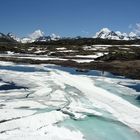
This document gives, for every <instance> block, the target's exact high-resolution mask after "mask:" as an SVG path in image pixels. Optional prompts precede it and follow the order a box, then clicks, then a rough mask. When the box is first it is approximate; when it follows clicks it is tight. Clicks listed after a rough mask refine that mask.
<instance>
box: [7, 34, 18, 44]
mask: <svg viewBox="0 0 140 140" xmlns="http://www.w3.org/2000/svg"><path fill="white" fill-rule="evenodd" d="M7 36H8V37H10V38H12V39H14V40H16V41H17V42H20V41H21V40H20V38H18V37H16V36H15V35H13V34H12V33H8V34H7Z"/></svg>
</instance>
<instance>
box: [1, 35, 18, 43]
mask: <svg viewBox="0 0 140 140" xmlns="http://www.w3.org/2000/svg"><path fill="white" fill-rule="evenodd" d="M0 41H1V42H16V40H15V39H14V38H13V37H12V36H11V34H10V33H8V34H7V35H5V34H3V33H0Z"/></svg>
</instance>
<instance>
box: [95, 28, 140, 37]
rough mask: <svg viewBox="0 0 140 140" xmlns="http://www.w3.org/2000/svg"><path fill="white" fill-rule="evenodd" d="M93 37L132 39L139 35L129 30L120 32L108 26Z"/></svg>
mask: <svg viewBox="0 0 140 140" xmlns="http://www.w3.org/2000/svg"><path fill="white" fill-rule="evenodd" d="M93 38H102V39H112V40H134V39H138V38H139V37H138V36H137V35H136V34H135V33H134V32H130V33H129V34H127V33H121V32H120V31H116V32H114V31H111V30H109V29H108V28H103V29H101V30H100V31H99V32H97V33H96V35H95V36H94V37H93Z"/></svg>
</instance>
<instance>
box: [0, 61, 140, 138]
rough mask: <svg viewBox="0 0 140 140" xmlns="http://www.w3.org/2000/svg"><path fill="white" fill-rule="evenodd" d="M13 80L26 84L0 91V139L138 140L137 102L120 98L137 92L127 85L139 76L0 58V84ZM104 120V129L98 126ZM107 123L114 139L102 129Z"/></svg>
mask: <svg viewBox="0 0 140 140" xmlns="http://www.w3.org/2000/svg"><path fill="white" fill-rule="evenodd" d="M13 68H14V69H13ZM19 68H20V71H19ZM25 68H26V71H25ZM31 69H32V71H31ZM28 70H29V71H28ZM11 83H14V84H16V85H17V86H23V87H26V88H23V89H12V88H11V89H10V87H9V89H7V90H2V89H1V90H0V140H11V139H12V140H30V139H31V140H32V139H35V140H46V139H47V140H75V139H78V140H83V139H87V140H91V138H92V139H93V138H95V139H99V140H100V139H104V140H117V139H119V138H120V139H123V140H130V139H132V138H133V139H134V140H138V139H140V135H139V133H140V108H139V105H135V104H134V103H133V102H131V101H129V100H127V99H125V97H124V98H123V97H122V96H131V97H132V98H135V97H136V96H138V95H139V92H136V91H135V90H134V89H132V88H129V87H128V86H129V85H133V84H140V81H138V80H130V79H123V78H115V77H114V78H111V77H106V75H105V74H104V75H101V76H97V75H92V74H91V75H86V74H82V73H81V74H76V72H75V73H72V72H71V71H66V70H63V68H62V67H61V69H59V68H57V67H55V65H16V64H14V63H6V62H0V87H4V86H5V85H8V84H9V85H10V84H11ZM99 83H100V84H99ZM98 84H99V85H98ZM105 85H106V86H105ZM109 87H110V90H109V89H107V88H109ZM111 87H112V89H111ZM113 89H114V91H113ZM89 119H90V121H92V123H89ZM94 119H95V120H96V121H97V120H98V121H99V124H96V121H95V122H94ZM72 121H74V123H72ZM98 121H97V122H98ZM68 122H71V123H70V125H69V123H68ZM78 122H80V123H81V124H82V123H84V126H83V127H82V126H80V127H78V126H77V125H76V124H77V123H78ZM105 122H106V126H105V127H106V128H104V127H101V128H100V129H99V126H102V124H104V123H105ZM108 124H109V125H111V127H112V128H111V130H110V131H112V130H114V132H113V134H115V136H114V137H113V138H111V137H110V138H108V134H107V133H104V131H106V130H104V129H110V127H109V125H108ZM98 125H99V126H98ZM114 125H116V126H115V127H114ZM90 127H91V128H94V131H93V132H91V130H92V129H89V128H90ZM85 128H86V129H85ZM98 129H99V130H98ZM100 131H101V132H100ZM102 131H103V132H102ZM97 133H100V137H99V136H97V135H96V134H97ZM125 133H126V135H125ZM110 135H111V134H110Z"/></svg>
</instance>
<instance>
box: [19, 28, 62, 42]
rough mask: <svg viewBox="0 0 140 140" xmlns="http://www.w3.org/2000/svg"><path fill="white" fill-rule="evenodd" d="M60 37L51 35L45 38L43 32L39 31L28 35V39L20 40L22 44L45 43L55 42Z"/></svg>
mask: <svg viewBox="0 0 140 140" xmlns="http://www.w3.org/2000/svg"><path fill="white" fill-rule="evenodd" d="M60 38H61V37H60V36H58V35H55V34H52V35H50V36H45V34H44V32H42V31H41V30H36V31H34V32H33V33H31V34H30V35H29V37H25V38H22V39H21V42H22V43H32V42H35V41H40V42H45V41H51V40H53V41H56V40H59V39H60Z"/></svg>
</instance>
